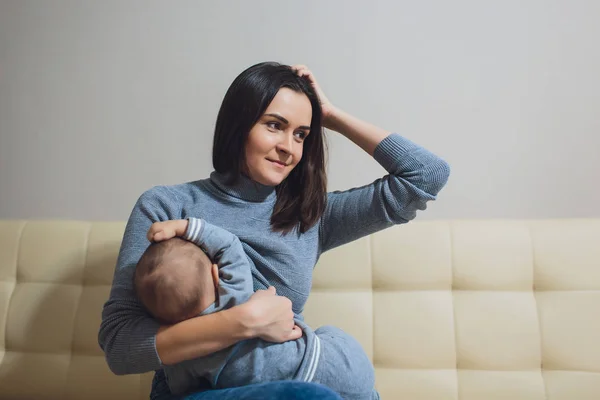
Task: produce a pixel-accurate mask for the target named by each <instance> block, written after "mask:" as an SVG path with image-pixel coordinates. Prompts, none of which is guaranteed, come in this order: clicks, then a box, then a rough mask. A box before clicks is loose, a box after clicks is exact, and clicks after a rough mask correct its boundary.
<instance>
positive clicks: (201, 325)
mask: <svg viewBox="0 0 600 400" xmlns="http://www.w3.org/2000/svg"><path fill="white" fill-rule="evenodd" d="M322 127H325V128H328V129H330V130H333V131H337V132H339V133H341V134H343V135H344V136H346V137H347V138H348V139H350V140H351V141H352V142H354V143H355V144H356V145H358V146H360V147H361V148H362V149H363V150H364V151H366V152H367V153H369V154H370V155H372V156H373V157H374V158H375V159H376V161H378V162H379V163H380V164H381V165H382V166H383V167H384V168H385V169H386V170H387V171H388V172H389V174H388V175H386V176H385V177H383V178H381V179H378V180H376V181H375V182H373V183H372V184H370V185H367V186H364V187H361V188H357V189H352V190H349V191H345V192H334V193H329V194H328V193H326V187H327V184H326V176H325V175H326V174H325V154H324V144H323V140H324V139H323V135H322ZM213 165H214V167H215V171H214V172H213V173H212V174H211V176H210V178H208V179H204V180H200V181H196V182H188V183H184V184H180V185H174V186H163V187H155V188H152V189H150V190H148V191H146V192H145V193H144V194H142V196H141V197H140V198H139V199H138V201H137V203H136V205H135V207H134V209H133V211H132V213H131V216H130V218H129V221H128V223H127V227H126V229H125V235H124V237H123V242H122V245H121V250H120V253H119V259H118V261H117V267H116V271H115V276H114V281H113V286H112V290H111V294H110V298H109V300H108V301H107V303H106V304H105V306H104V310H103V314H102V325H101V327H100V332H99V342H100V345H101V347H102V349H103V350H104V352H105V354H106V358H107V362H108V364H109V367H110V368H111V370H112V371H113V372H115V373H116V374H130V373H143V372H148V371H152V370H157V371H158V372H157V373H156V375H155V379H154V382H153V389H152V395H151V396H152V397H153V398H168V397H166V396H168V389H166V384H165V381H164V374H162V373H161V372H160V369H161V367H162V366H163V365H170V364H175V363H178V362H181V361H184V360H188V359H193V358H197V357H202V356H204V355H207V354H211V353H213V352H216V351H218V350H221V349H224V348H226V347H228V346H230V345H232V344H234V343H237V342H238V341H240V340H244V339H247V338H255V337H258V338H261V339H263V340H267V341H271V342H284V341H287V340H294V339H297V338H299V337H300V335H301V332H300V330H299V329H298V328H297V327H295V325H294V322H293V316H294V313H297V314H301V312H302V309H303V307H304V304H305V302H306V300H307V298H308V295H309V292H310V288H311V280H312V270H313V267H314V265H315V264H316V262H317V260H318V258H319V256H320V254H322V253H323V252H324V251H327V250H329V249H331V248H334V247H337V246H340V245H343V244H345V243H348V242H350V241H353V240H355V239H358V238H360V237H363V236H365V235H369V234H371V233H374V232H376V231H379V230H381V229H385V228H387V227H390V226H392V225H394V224H401V223H406V222H408V221H410V220H412V219H413V218H415V216H416V212H417V210H424V209H425V208H426V203H427V202H428V201H431V200H435V198H436V195H437V194H438V192H439V191H440V190H441V188H442V187H443V186H444V185H445V183H446V181H447V179H448V175H449V167H448V164H447V163H446V162H444V161H443V160H441V159H440V158H438V157H437V156H435V155H433V154H432V153H430V152H429V151H427V150H425V149H424V148H422V147H420V146H418V145H416V144H414V143H412V142H411V141H409V140H408V139H405V138H403V137H402V136H400V135H398V134H392V133H390V132H387V131H385V130H383V129H381V128H378V127H376V126H374V125H371V124H369V123H367V122H364V121H361V120H359V119H357V118H355V117H353V116H351V115H349V114H347V113H345V112H343V111H342V110H340V109H338V108H336V107H334V106H333V105H332V104H331V103H330V102H329V100H328V99H327V97H326V96H325V95H324V94H323V92H322V91H321V89H320V87H319V85H318V83H317V81H316V79H315V78H314V76H313V74H312V73H311V72H310V71H309V70H308V68H306V67H305V66H302V65H300V66H295V67H289V66H284V65H280V64H277V63H261V64H257V65H254V66H252V67H250V68H248V69H247V70H245V71H244V72H242V73H241V74H240V75H239V76H238V77H237V78H236V79H235V80H234V82H233V83H232V85H231V87H230V88H229V90H228V91H227V94H226V95H225V98H224V100H223V104H222V106H221V109H220V111H219V115H218V118H217V123H216V127H215V137H214V148H213ZM190 216H194V217H201V218H204V219H205V220H207V221H208V222H210V223H212V224H214V225H218V226H220V227H222V228H225V229H227V230H228V231H230V232H232V233H234V234H236V235H237V236H238V237H239V238H240V240H241V241H242V243H243V245H244V250H245V251H246V253H247V255H248V256H249V257H250V258H251V259H252V261H253V263H254V265H255V266H256V268H257V269H258V270H259V271H260V272H261V274H262V275H263V276H264V277H266V279H267V280H268V282H264V288H267V286H273V287H274V288H275V289H276V291H275V290H273V289H267V290H258V291H257V292H256V293H255V294H254V295H253V296H252V297H251V298H250V300H249V301H248V302H247V303H245V304H242V305H240V306H237V307H234V308H231V309H229V310H225V311H220V312H217V313H215V314H210V315H206V316H201V317H196V318H193V319H191V320H187V321H184V322H181V323H179V324H175V325H172V326H160V325H159V324H158V323H157V322H156V321H155V320H153V319H152V318H150V317H149V316H148V315H147V313H146V312H145V311H144V309H143V308H142V306H141V305H140V303H139V302H138V301H137V299H136V298H135V295H134V293H133V289H132V278H133V272H134V269H135V264H136V263H137V261H138V260H139V258H140V256H141V254H142V253H143V251H144V250H145V248H146V247H147V246H148V241H147V239H146V234H147V231H148V230H149V228H150V226H151V224H152V223H153V222H156V221H164V220H171V219H182V218H183V219H184V218H187V217H190ZM258 289H260V288H258ZM277 385H279V386H278V387H279V389H276V386H277ZM281 385H301V384H300V383H298V382H275V383H271V384H263V385H258V386H259V387H252V386H248V387H244V388H237V389H227V390H225V391H219V390H212V391H208V392H203V393H198V394H196V395H193V396H194V397H193V398H194V399H202V400H209V399H210V400H212V399H221V400H223V399H234V398H236V399H241V398H244V397H243V396H244V395H245V394H247V393H250V392H251V391H252V390H254V389H256V390H262V391H263V392H261V393H259V394H258V395H257V396H256V397H255V398H269V396H270V394H269V393H271V392H269V391H270V390H280V389H281ZM306 385H308V384H306ZM290 387H291V386H290ZM304 388H309V389H310V390H313V389H314V390H324V391H326V389H325V388H322V387H319V386H318V385H314V386H307V387H304ZM300 390H303V389H300ZM163 394H164V395H165V397H161V396H163ZM319 396H335V395H334V394H332V393H328V394H325V393H321V394H319ZM271 397H276V396H271ZM190 398H192V397H190ZM247 398H248V399H250V397H247ZM316 398H327V397H316ZM333 398H335V397H333Z"/></svg>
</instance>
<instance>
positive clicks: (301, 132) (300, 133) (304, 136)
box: [296, 131, 306, 140]
mask: <svg viewBox="0 0 600 400" xmlns="http://www.w3.org/2000/svg"><path fill="white" fill-rule="evenodd" d="M296 136H297V137H298V138H299V139H302V140H304V139H306V132H304V131H300V132H296Z"/></svg>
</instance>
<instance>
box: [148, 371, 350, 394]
mask: <svg viewBox="0 0 600 400" xmlns="http://www.w3.org/2000/svg"><path fill="white" fill-rule="evenodd" d="M150 399H151V400H279V399H285V400H342V398H341V397H340V396H339V395H338V394H337V393H335V392H334V391H332V390H331V389H329V388H327V387H325V386H323V385H319V384H317V383H306V382H299V381H279V382H268V383H259V384H254V385H248V386H243V387H237V388H231V389H219V390H207V391H203V392H199V393H194V394H189V395H187V396H185V397H180V396H174V395H172V394H171V391H170V390H169V387H168V386H167V381H166V379H165V374H164V372H163V371H162V370H159V371H156V373H155V374H154V379H153V380H152V392H151V393H150Z"/></svg>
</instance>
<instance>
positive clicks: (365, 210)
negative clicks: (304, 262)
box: [293, 65, 450, 252]
mask: <svg viewBox="0 0 600 400" xmlns="http://www.w3.org/2000/svg"><path fill="white" fill-rule="evenodd" d="M293 68H294V69H295V70H296V72H297V74H298V75H299V76H305V77H306V78H307V79H308V80H309V81H310V82H311V85H312V86H313V88H314V89H315V91H316V92H317V94H318V96H319V100H320V102H321V107H322V109H323V126H324V127H326V128H327V129H330V130H333V131H336V132H339V133H341V134H342V135H344V136H345V137H347V138H348V139H350V140H351V141H352V142H354V143H355V144H356V145H358V146H359V147H361V148H362V149H363V150H364V151H366V152H367V153H368V154H369V155H371V156H373V157H374V158H375V160H376V161H377V162H379V164H381V166H382V167H384V168H385V170H386V171H387V172H388V175H386V176H384V177H383V178H380V179H378V180H376V181H375V182H373V183H371V184H369V185H365V186H362V187H360V188H354V189H350V190H346V191H343V192H342V191H338V192H334V193H330V194H329V195H328V197H327V207H326V209H325V213H324V214H323V216H322V218H321V226H320V251H321V252H324V251H327V250H329V249H332V248H334V247H337V246H340V245H342V244H345V243H348V242H351V241H353V240H356V239H358V238H360V237H363V236H366V235H369V234H371V233H374V232H377V231H379V230H382V229H385V228H387V227H390V226H392V225H395V224H401V223H406V222H408V221H410V220H412V219H413V218H415V216H416V213H417V211H418V210H424V209H425V208H426V206H427V202H429V201H432V200H435V199H436V196H437V194H438V193H439V191H440V190H441V189H442V188H443V187H444V186H445V185H446V182H447V180H448V177H449V174H450V166H449V165H448V163H447V162H445V161H444V160H442V159H441V158H439V157H438V156H436V155H434V154H433V153H431V152H430V151H428V150H426V149H425V148H423V147H421V146H419V145H417V144H416V143H413V142H411V141H410V140H408V139H406V138H404V137H402V136H400V135H398V134H392V133H390V132H389V131H386V130H384V129H382V128H379V127H377V126H375V125H373V124H371V123H368V122H365V121H362V120H360V119H359V118H356V117H354V116H352V115H350V114H348V113H346V112H344V111H342V110H340V109H338V108H337V107H335V106H333V105H332V104H331V102H330V101H329V100H328V99H327V97H326V96H325V94H324V93H323V91H322V90H321V88H320V86H319V84H318V83H317V81H316V79H315V77H314V75H313V74H312V73H311V72H310V71H309V70H308V68H307V67H306V66H304V65H297V66H294V67H293Z"/></svg>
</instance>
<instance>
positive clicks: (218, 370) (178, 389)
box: [164, 218, 379, 400]
mask: <svg viewBox="0 0 600 400" xmlns="http://www.w3.org/2000/svg"><path fill="white" fill-rule="evenodd" d="M188 220H189V223H188V229H187V231H186V233H185V235H184V238H185V239H187V240H189V241H191V242H193V243H195V244H197V245H198V246H199V247H200V248H201V249H202V250H203V251H204V252H205V253H206V254H207V255H208V256H209V257H210V258H211V260H213V262H216V263H217V264H218V266H219V278H220V283H219V288H218V299H217V301H216V302H215V303H213V304H212V305H210V306H209V307H208V308H207V309H206V310H204V311H203V312H202V313H201V315H206V314H211V313H214V312H216V311H220V310H223V309H227V308H230V307H233V306H235V305H239V304H242V303H244V302H246V301H247V300H248V299H249V298H250V296H252V294H253V293H254V288H253V286H254V284H253V283H254V282H253V276H255V275H256V278H257V279H256V280H257V281H258V282H262V281H264V277H262V276H261V274H260V272H258V270H257V269H256V268H253V266H252V265H251V263H250V261H249V259H248V257H247V256H246V253H245V252H244V248H243V247H242V244H241V242H240V240H239V239H238V237H237V236H235V235H234V234H232V233H230V232H228V231H226V230H225V229H222V228H219V227H217V226H215V225H211V224H209V223H207V222H206V221H204V220H202V219H199V218H188ZM295 321H296V324H297V325H298V326H299V327H300V328H302V331H303V335H302V337H301V338H300V339H298V340H293V341H288V342H284V343H270V342H266V341H264V340H261V339H251V340H245V341H242V342H239V343H237V344H236V345H234V346H231V347H229V348H227V349H224V350H222V351H219V352H216V353H214V354H211V355H209V356H206V357H202V358H198V359H194V360H189V361H184V362H182V363H179V364H176V365H172V366H166V367H165V368H164V369H165V374H166V377H167V382H168V384H169V388H170V389H171V392H172V393H173V394H184V393H187V392H190V391H193V390H194V389H195V388H196V386H197V385H198V380H199V379H207V380H208V381H209V382H210V383H211V384H212V386H213V387H214V388H218V389H220V388H229V387H237V386H245V385H249V384H253V383H261V382H269V381H281V380H300V381H304V382H316V383H321V384H323V385H325V386H328V387H329V388H331V389H333V390H334V391H336V392H338V393H340V395H341V396H342V397H343V398H344V399H348V400H371V399H379V395H378V394H377V392H376V391H375V389H374V387H375V373H374V370H373V365H372V363H371V361H370V360H369V358H368V357H367V355H366V354H365V352H364V350H363V348H362V347H361V345H360V344H359V343H358V342H357V341H356V340H355V339H354V338H353V337H352V336H350V335H348V334H347V333H345V332H343V331H342V330H341V329H338V328H335V327H333V326H324V327H321V328H319V329H317V330H316V331H313V330H312V329H311V328H310V327H309V326H308V325H307V324H306V323H304V321H303V320H302V318H301V317H300V316H298V315H297V316H296V318H295Z"/></svg>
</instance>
